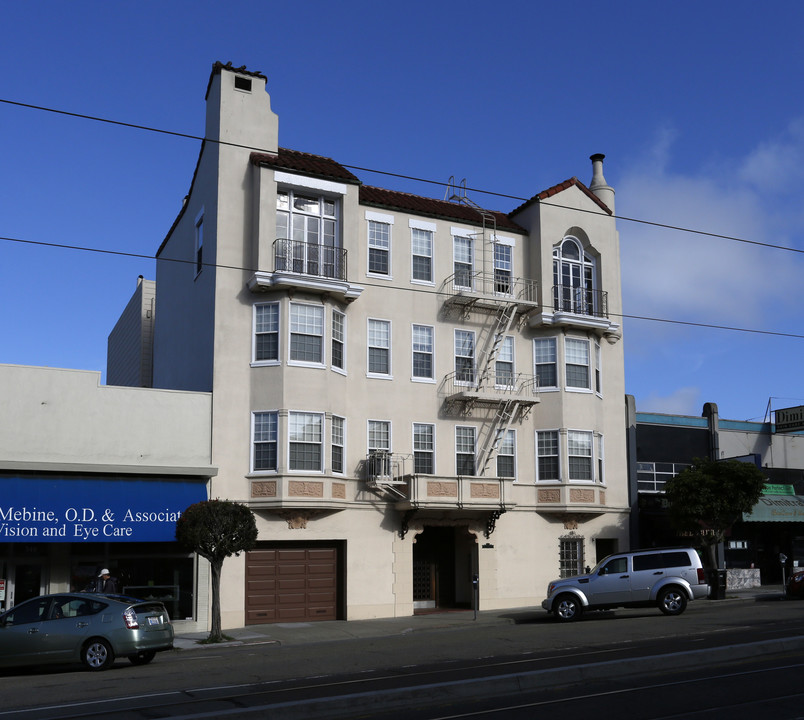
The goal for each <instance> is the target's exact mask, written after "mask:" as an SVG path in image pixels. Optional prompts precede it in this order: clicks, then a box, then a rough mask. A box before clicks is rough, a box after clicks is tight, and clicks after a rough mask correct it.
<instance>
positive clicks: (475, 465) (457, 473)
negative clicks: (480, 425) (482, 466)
mask: <svg viewBox="0 0 804 720" xmlns="http://www.w3.org/2000/svg"><path fill="white" fill-rule="evenodd" d="M463 428H468V429H470V430H471V431H472V433H473V438H474V448H473V457H472V467H473V469H474V473H472V475H461V474H460V473H459V472H458V430H459V429H463ZM477 438H478V432H477V428H476V427H475V426H474V425H456V426H455V434H454V435H453V440H454V443H455V456H454V461H453V462H454V464H455V475H456V476H458V477H477V476H478V475H477V469H478V468H477ZM461 454H462V455H465V454H467V453H461Z"/></svg>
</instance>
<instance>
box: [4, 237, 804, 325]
mask: <svg viewBox="0 0 804 720" xmlns="http://www.w3.org/2000/svg"><path fill="white" fill-rule="evenodd" d="M0 240H5V241H7V242H15V243H21V244H24V245H35V246H40V247H52V248H60V249H62V250H79V251H83V252H93V253H99V254H102V255H115V256H118V257H130V258H137V259H141V260H155V259H156V258H154V257H153V256H152V255H145V254H142V253H132V252H124V251H122V250H103V249H100V248H91V247H82V246H80V245H62V244H59V243H49V242H42V241H38V240H23V239H21V238H11V237H4V236H0ZM159 261H160V262H173V263H182V264H185V265H195V264H196V261H195V260H185V259H181V258H167V257H163V258H159ZM201 265H202V266H203V267H212V268H216V269H219V270H237V271H239V272H248V273H253V272H257V271H256V270H254V268H247V267H241V266H239V265H219V264H217V263H201ZM361 284H362V285H364V286H368V287H374V288H383V289H385V290H400V291H402V292H414V293H425V294H428V295H443V294H444V293H442V292H440V291H438V290H426V289H424V288H415V287H409V288H408V287H402V286H399V285H391V286H389V285H386V284H379V283H372V282H362V281H361ZM610 315H612V316H613V317H617V318H621V319H624V320H644V321H646V322H657V323H665V324H668V325H685V326H688V327H698V328H708V329H711V330H728V331H731V332H741V333H751V334H756V335H773V336H776V337H787V338H795V339H797V340H804V335H802V334H798V333H787V332H778V331H773V330H757V329H755V328H740V327H733V326H730V325H715V324H713V323H701V322H692V321H689V320H671V319H668V318H655V317H648V316H646V315H628V314H625V313H623V314H619V315H618V314H617V313H610Z"/></svg>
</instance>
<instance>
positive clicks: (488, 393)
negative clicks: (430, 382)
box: [442, 368, 539, 405]
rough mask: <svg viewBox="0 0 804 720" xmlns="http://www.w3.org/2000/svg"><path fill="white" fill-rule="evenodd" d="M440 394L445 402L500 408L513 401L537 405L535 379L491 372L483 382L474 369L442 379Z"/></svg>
mask: <svg viewBox="0 0 804 720" xmlns="http://www.w3.org/2000/svg"><path fill="white" fill-rule="evenodd" d="M442 391H443V394H444V396H445V399H446V400H447V402H456V401H460V400H463V401H470V402H472V403H481V404H486V405H500V404H503V403H507V402H510V401H512V400H515V401H517V402H519V403H520V404H523V405H535V404H536V403H538V402H539V378H538V377H537V376H536V375H526V374H524V373H510V372H505V373H495V372H491V373H489V375H488V376H487V377H485V378H484V377H482V376H481V375H480V374H479V373H478V372H477V371H476V370H475V369H474V368H464V369H461V370H456V371H455V372H452V373H450V374H449V375H447V376H445V377H444V380H443V382H442Z"/></svg>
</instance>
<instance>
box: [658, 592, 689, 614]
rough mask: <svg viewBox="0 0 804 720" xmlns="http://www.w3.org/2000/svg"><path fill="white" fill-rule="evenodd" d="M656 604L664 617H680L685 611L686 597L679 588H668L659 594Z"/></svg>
mask: <svg viewBox="0 0 804 720" xmlns="http://www.w3.org/2000/svg"><path fill="white" fill-rule="evenodd" d="M658 603H659V610H661V611H662V612H663V613H664V614H665V615H681V613H683V612H684V610H686V609H687V596H686V595H685V594H684V591H683V590H682V589H681V588H679V587H668V588H664V589H662V590H661V591H660V592H659V597H658Z"/></svg>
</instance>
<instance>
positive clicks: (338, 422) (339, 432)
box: [331, 415, 346, 473]
mask: <svg viewBox="0 0 804 720" xmlns="http://www.w3.org/2000/svg"><path fill="white" fill-rule="evenodd" d="M345 426H346V420H345V419H344V418H342V417H339V416H338V415H333V416H332V433H331V438H332V450H331V453H332V472H334V473H342V472H343V462H344V446H345V443H346V433H345Z"/></svg>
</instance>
